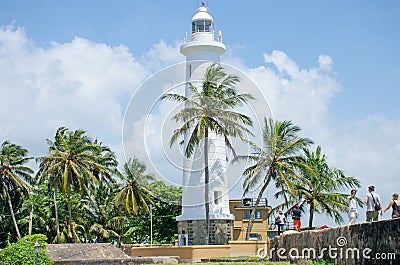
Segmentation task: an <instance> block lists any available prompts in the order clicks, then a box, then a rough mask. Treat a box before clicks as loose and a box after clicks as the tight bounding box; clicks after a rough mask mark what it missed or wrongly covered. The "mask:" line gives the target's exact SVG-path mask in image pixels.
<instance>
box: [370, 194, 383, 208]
mask: <svg viewBox="0 0 400 265" xmlns="http://www.w3.org/2000/svg"><path fill="white" fill-rule="evenodd" d="M371 196H372V200H373V201H374V209H375V211H377V212H378V211H380V210H381V206H380V205H379V201H375V198H374V195H372V192H371Z"/></svg>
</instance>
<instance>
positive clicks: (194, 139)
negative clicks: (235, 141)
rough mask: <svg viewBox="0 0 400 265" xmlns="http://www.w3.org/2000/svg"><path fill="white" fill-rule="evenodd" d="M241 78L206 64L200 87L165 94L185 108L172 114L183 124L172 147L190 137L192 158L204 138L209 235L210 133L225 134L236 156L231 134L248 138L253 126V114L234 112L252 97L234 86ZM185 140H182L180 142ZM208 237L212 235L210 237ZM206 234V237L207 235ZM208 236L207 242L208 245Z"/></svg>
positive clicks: (187, 152) (188, 144)
mask: <svg viewBox="0 0 400 265" xmlns="http://www.w3.org/2000/svg"><path fill="white" fill-rule="evenodd" d="M238 82H239V78H238V77H237V76H235V75H228V74H226V73H225V72H224V71H223V68H222V67H221V66H220V65H219V64H212V65H210V66H209V67H207V69H206V71H205V74H204V78H203V80H202V84H201V87H200V88H198V87H196V86H194V85H193V84H192V83H189V84H188V85H189V88H190V95H188V96H183V95H179V94H166V95H164V96H163V97H162V99H167V100H171V101H175V102H177V103H184V104H185V107H184V109H182V110H181V111H180V112H179V113H177V114H176V115H174V116H173V119H174V120H175V121H176V122H183V125H182V126H181V127H180V128H178V129H176V130H175V131H174V133H173V135H172V138H171V140H170V145H171V146H172V145H173V144H174V143H175V142H176V141H177V140H178V139H179V138H181V137H182V136H186V137H187V141H186V142H185V143H184V145H185V156H186V157H187V158H190V157H191V156H192V155H193V154H194V151H195V150H196V148H197V147H198V145H199V143H200V142H201V141H202V140H204V143H203V151H204V157H203V158H204V179H205V180H204V190H205V193H204V196H205V198H204V202H205V212H206V213H205V214H206V233H207V235H209V219H210V217H209V211H210V210H209V179H210V176H209V175H210V173H209V161H208V145H209V134H210V133H215V134H217V135H219V136H222V137H223V138H224V140H225V145H226V146H227V147H228V148H229V149H230V150H231V151H232V153H233V156H234V157H235V158H236V153H235V150H234V148H233V146H232V143H231V140H230V137H238V138H240V139H242V140H244V139H245V134H246V133H247V134H249V135H252V133H251V131H250V130H249V129H248V128H247V126H251V125H252V121H251V119H250V117H248V116H246V115H244V114H241V113H238V112H235V111H234V109H235V108H237V107H240V106H242V105H243V104H245V103H246V102H247V101H248V100H250V99H253V97H252V96H251V95H250V94H239V93H238V92H237V90H236V88H235V86H236V84H237V83H238ZM181 143H183V142H181ZM208 237H209V236H208ZM208 237H207V238H208ZM208 241H209V238H208V239H207V241H206V244H208Z"/></svg>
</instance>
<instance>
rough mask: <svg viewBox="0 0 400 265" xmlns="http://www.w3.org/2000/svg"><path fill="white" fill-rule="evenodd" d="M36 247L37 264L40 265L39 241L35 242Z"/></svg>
mask: <svg viewBox="0 0 400 265" xmlns="http://www.w3.org/2000/svg"><path fill="white" fill-rule="evenodd" d="M34 247H35V253H36V259H35V264H36V265H39V250H40V244H39V242H38V241H37V240H36V242H35V245H34Z"/></svg>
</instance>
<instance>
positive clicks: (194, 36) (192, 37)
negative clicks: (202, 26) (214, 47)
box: [183, 30, 222, 44]
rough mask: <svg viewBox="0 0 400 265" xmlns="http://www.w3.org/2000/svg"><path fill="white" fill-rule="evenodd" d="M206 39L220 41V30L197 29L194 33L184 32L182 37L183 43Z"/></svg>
mask: <svg viewBox="0 0 400 265" xmlns="http://www.w3.org/2000/svg"><path fill="white" fill-rule="evenodd" d="M205 39H206V40H208V41H215V42H220V43H222V34H221V33H220V32H216V31H214V30H213V31H212V32H207V31H199V32H194V33H189V32H186V34H185V37H184V39H183V44H185V43H188V42H194V41H201V40H205Z"/></svg>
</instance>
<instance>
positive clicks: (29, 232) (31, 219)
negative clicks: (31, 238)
mask: <svg viewBox="0 0 400 265" xmlns="http://www.w3.org/2000/svg"><path fill="white" fill-rule="evenodd" d="M29 206H30V210H29V228H28V235H31V234H32V223H33V203H32V202H31V203H29Z"/></svg>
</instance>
